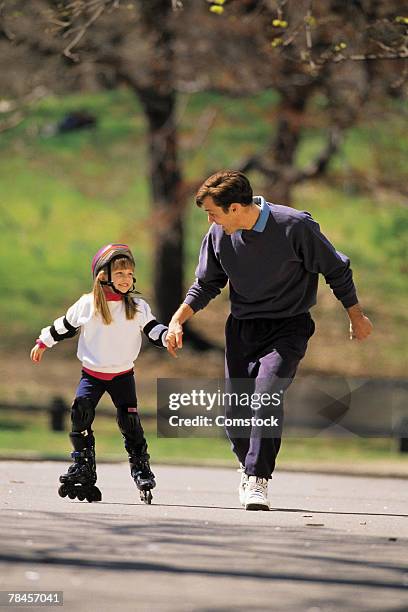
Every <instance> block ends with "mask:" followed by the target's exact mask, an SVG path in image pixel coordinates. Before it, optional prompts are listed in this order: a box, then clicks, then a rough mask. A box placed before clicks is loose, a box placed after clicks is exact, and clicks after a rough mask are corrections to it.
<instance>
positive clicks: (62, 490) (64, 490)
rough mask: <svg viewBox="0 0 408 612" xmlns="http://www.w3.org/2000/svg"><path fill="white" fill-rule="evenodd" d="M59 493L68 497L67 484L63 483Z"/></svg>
mask: <svg viewBox="0 0 408 612" xmlns="http://www.w3.org/2000/svg"><path fill="white" fill-rule="evenodd" d="M58 495H59V496H60V497H66V496H67V495H68V491H67V487H66V486H65V485H61V486H60V488H59V489H58Z"/></svg>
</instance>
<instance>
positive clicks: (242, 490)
mask: <svg viewBox="0 0 408 612" xmlns="http://www.w3.org/2000/svg"><path fill="white" fill-rule="evenodd" d="M238 472H241V482H240V483H239V487H238V494H239V503H240V504H241V506H245V498H246V491H247V487H248V482H249V476H248V474H245V466H243V465H242V463H240V464H239V468H238Z"/></svg>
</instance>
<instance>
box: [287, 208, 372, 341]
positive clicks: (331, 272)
mask: <svg viewBox="0 0 408 612" xmlns="http://www.w3.org/2000/svg"><path fill="white" fill-rule="evenodd" d="M294 229H295V232H294V234H293V244H294V246H295V250H296V252H297V253H298V254H299V255H300V257H301V258H302V260H303V263H304V266H305V268H306V270H308V271H309V272H313V273H321V274H323V276H324V277H325V279H326V282H327V283H328V284H329V285H330V287H331V289H332V291H333V293H334V295H335V296H336V297H337V299H338V300H339V301H340V302H342V304H343V306H344V308H345V309H346V311H347V314H348V316H349V319H350V339H353V338H357V339H358V340H364V339H365V338H367V337H368V336H369V335H370V333H371V331H372V329H373V325H372V323H371V321H370V320H369V318H368V317H366V316H365V315H364V313H363V309H362V307H361V306H360V304H359V302H358V298H357V293H356V288H355V285H354V282H353V274H352V271H351V268H350V260H349V258H348V257H347V256H346V255H344V254H343V253H340V252H339V251H337V250H336V249H335V248H334V246H333V245H332V244H331V243H330V241H329V240H328V239H327V238H326V236H324V235H323V234H322V233H321V231H320V227H319V225H318V223H316V221H315V220H314V219H312V218H311V217H310V215H309V214H308V213H304V218H303V220H302V222H301V223H298V224H297V225H296V227H295V228H294Z"/></svg>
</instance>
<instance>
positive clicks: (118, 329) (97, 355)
mask: <svg viewBox="0 0 408 612" xmlns="http://www.w3.org/2000/svg"><path fill="white" fill-rule="evenodd" d="M134 300H135V302H136V304H137V308H138V312H137V313H136V314H135V317H134V319H132V320H130V321H129V320H128V319H126V312H125V305H124V303H123V300H121V301H108V305H109V309H110V311H111V314H112V319H113V320H112V323H111V324H110V325H105V324H104V323H103V321H102V318H101V316H100V315H99V314H95V312H94V299H93V294H92V293H87V294H86V295H83V296H82V297H81V298H80V299H79V300H78V301H77V302H75V304H73V305H72V306H71V307H70V308H69V309H68V310H67V313H66V315H65V316H63V317H60V318H58V319H56V320H55V321H54V324H53V325H51V326H49V327H45V328H44V329H42V330H41V334H40V336H39V339H40V340H41V342H43V343H44V344H45V345H46V346H47V347H49V348H51V347H52V346H54V345H55V344H57V342H59V341H60V340H63V339H64V338H69V337H72V336H74V335H75V334H76V333H77V331H78V328H80V329H81V334H80V336H79V342H78V351H77V356H78V359H79V360H80V361H81V362H82V365H83V366H84V367H85V368H88V369H90V370H94V371H96V372H109V373H116V372H125V371H126V370H130V369H131V368H132V367H133V362H134V361H135V360H136V358H137V356H138V355H139V352H140V347H141V345H142V331H143V332H144V333H145V335H146V336H147V337H148V339H149V340H150V341H151V342H152V343H153V344H155V345H156V346H166V335H167V327H166V326H164V325H161V324H160V323H158V322H157V321H156V319H155V318H154V316H153V315H152V311H151V310H150V306H149V304H148V303H147V302H145V301H144V300H142V299H139V298H134Z"/></svg>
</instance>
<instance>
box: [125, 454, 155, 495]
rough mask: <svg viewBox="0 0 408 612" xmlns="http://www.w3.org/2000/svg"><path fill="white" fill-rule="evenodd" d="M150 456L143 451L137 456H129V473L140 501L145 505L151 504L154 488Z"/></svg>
mask: <svg viewBox="0 0 408 612" xmlns="http://www.w3.org/2000/svg"><path fill="white" fill-rule="evenodd" d="M149 459H150V455H149V454H148V453H147V452H146V451H144V452H142V453H141V454H139V455H129V463H130V473H131V476H132V478H133V480H134V481H135V483H136V486H137V488H138V489H139V491H140V499H141V500H142V501H143V502H144V503H145V504H151V503H152V499H153V496H152V491H151V490H152V489H154V487H155V486H156V481H155V479H154V474H153V472H152V471H151V469H150V464H149Z"/></svg>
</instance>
